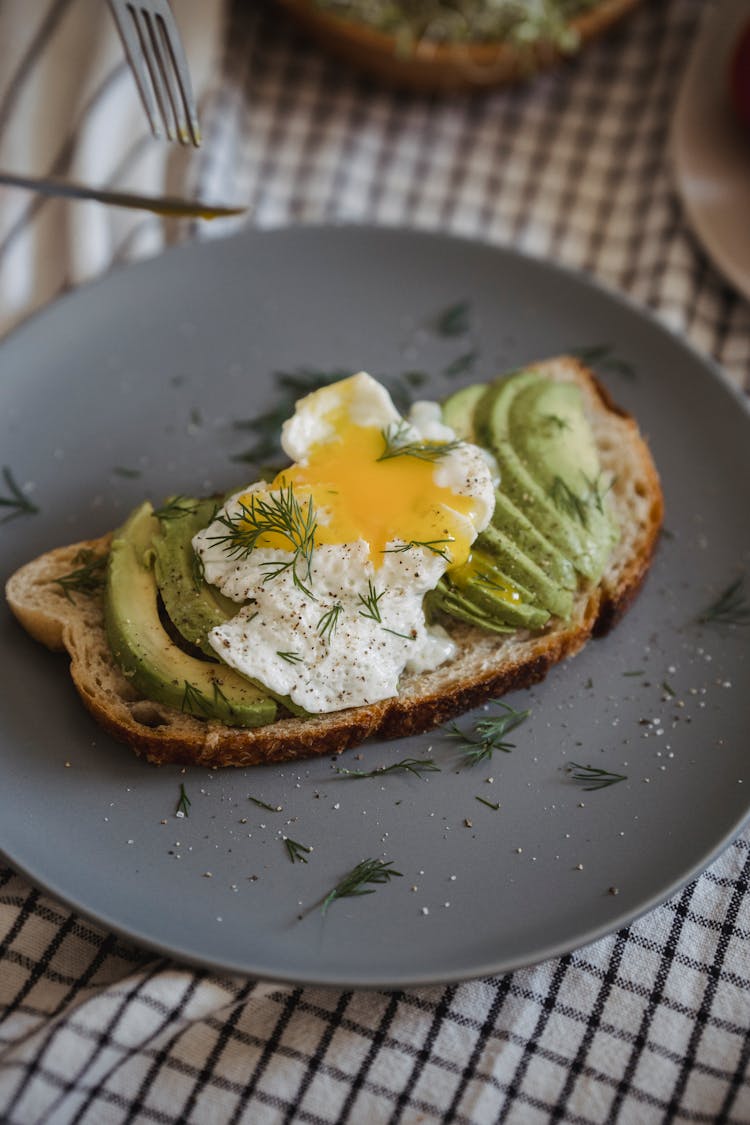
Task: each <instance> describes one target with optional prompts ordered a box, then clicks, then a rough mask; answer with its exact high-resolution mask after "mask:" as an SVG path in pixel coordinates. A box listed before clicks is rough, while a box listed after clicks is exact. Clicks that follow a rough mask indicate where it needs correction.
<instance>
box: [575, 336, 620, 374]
mask: <svg viewBox="0 0 750 1125" xmlns="http://www.w3.org/2000/svg"><path fill="white" fill-rule="evenodd" d="M569 354H570V355H574V356H576V358H577V359H580V360H581V362H582V363H587V364H589V366H590V367H596V368H597V369H598V370H599V371H612V372H614V374H616V375H624V376H625V377H626V378H628V379H632V378H634V376H635V370H634V368H633V365H632V364H631V363H628V361H627V360H625V359H622V358H621V357H620V356H618V355H615V353H614V348H613V346H612V344H594V345H593V346H591V347H585V348H570V349H569Z"/></svg>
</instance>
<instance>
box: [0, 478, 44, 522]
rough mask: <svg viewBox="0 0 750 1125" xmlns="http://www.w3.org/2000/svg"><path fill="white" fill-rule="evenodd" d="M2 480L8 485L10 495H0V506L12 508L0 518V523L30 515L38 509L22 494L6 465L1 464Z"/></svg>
mask: <svg viewBox="0 0 750 1125" xmlns="http://www.w3.org/2000/svg"><path fill="white" fill-rule="evenodd" d="M3 480H4V481H5V483H6V485H7V487H8V491H9V492H10V496H0V508H10V509H12V510H11V511H10V512H8V514H7V515H5V516H3V518H2V519H0V523H8V521H9V520H14V519H16V518H17V517H18V516H31V515H34V513H36V512H38V511H39V509H38V508H37V506H36V504H33V503H32V502H31V500H29V498H28V496H26V495H24V493H23V492H22V490H21V488H20V486H19V485H18V484H16V481H15V478H14V476H13V474H12V472H11V471H10V469H9V468H8V466H7V465H3Z"/></svg>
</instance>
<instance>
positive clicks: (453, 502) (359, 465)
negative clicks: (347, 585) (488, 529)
mask: <svg viewBox="0 0 750 1125" xmlns="http://www.w3.org/2000/svg"><path fill="white" fill-rule="evenodd" d="M326 420H327V421H329V422H330V423H331V424H332V425H333V427H334V429H335V437H334V438H332V439H331V440H327V441H325V442H320V443H318V444H316V445H313V446H312V447H311V449H310V452H309V455H308V457H307V458H306V460H305V462H304V463H302V464H294V465H292V466H291V467H290V468H288V469H285V470H284V471H283V472H281V473H280V474H279V475H278V476H277V477H276V479H275V480H274V481H273V482H272V484H271V485H270V489H269V490H275V489H281V488H289V486H290V485H291V486H292V488H293V491H294V495H295V497H296V498H297V500H298V502H299V503H300V505H302V506H303V507H304V506H305V505H306V504H307V499H308V497H312V502H313V506H314V508H315V512H316V517H317V530H316V532H315V545H316V546H319V545H322V544H338V543H351V542H354V541H355V540H357V539H364V540H365V541H366V542H367V543H368V544H369V546H370V558H371V561H372V563H373V565H374V566H375V567H378V566H379V565H380V564H381V562H382V560H383V552H384V551H385V550H386V549H387V546H388V544H389V543H391V542H393V541H394V540H399V541H402V542H404V543H421V544H430V545H431V546H432V549H434V550H436V551H439V552H441V553H443V552H444V553H445V555H446V557H447V558H448V559H449V566H450V567H451V568H452V567H456V566H460V565H461V564H462V563H464V562H466V560H467V559H468V557H469V550H470V547H471V542H472V540H473V538H474V535H473V533H472V532H471V530H470V528H469V527H468V526H467V524H466V519H467V518H468V519H469V520H471V519H473V518H475V517H476V516H477V513H478V505H477V502H476V500H475V499H474V498H473V497H471V496H465V495H462V494H460V493H457V492H454V491H453V489H452V488H448V487H445V486H441V485H438V484H436V483H435V479H434V478H435V473H436V471H437V470H438V468H439V465H440V460H439V459H438V460H437V461H435V462H432V461H425V460H420V459H418V458H416V457H413V456H408V455H404V454H402V455H399V456H396V457H390V458H388V459H387V460H379V458H380V457H381V455H382V453H383V451H384V448H385V442H384V438H383V434H382V432H381V430H380V429H379V428H378V427H377V426H359V425H356V424H355V423H354V422H352V421H351V420H350V418H349V417H348V413H345V412H344V411H343V410H336V411H335V412H331V414H330V415H328V416H327V418H326ZM257 495H258V494H257V493H256V496H257ZM261 495H262V494H261ZM249 498H250V494H247V495H246V496H245V497H243V500H245V501H246V502H247V501H249ZM258 546H263V547H272V548H281V549H283V550H288V549H289V542H288V540H285V539H284V538H283V537H282V536H280V535H276V534H266V535H264V536H263V537H262V539H260V540H259V541H258Z"/></svg>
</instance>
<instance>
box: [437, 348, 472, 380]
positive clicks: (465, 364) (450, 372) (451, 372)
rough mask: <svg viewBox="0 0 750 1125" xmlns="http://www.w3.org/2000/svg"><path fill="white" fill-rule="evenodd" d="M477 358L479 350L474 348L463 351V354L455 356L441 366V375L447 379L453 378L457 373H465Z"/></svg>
mask: <svg viewBox="0 0 750 1125" xmlns="http://www.w3.org/2000/svg"><path fill="white" fill-rule="evenodd" d="M478 358H479V352H478V351H477V350H476V349H474V350H472V351H470V352H464V354H463V355H459V356H456V358H455V359H454V360H453V361H452V362H451V363H448V364H446V366H445V367H444V368H443V375H445V376H446V377H447V378H449V379H455V378H456V377H457V376H458V375H465V374H466V373H467V371H471V370H472V369H473V367H474V364H475V363H476V361H477V359H478Z"/></svg>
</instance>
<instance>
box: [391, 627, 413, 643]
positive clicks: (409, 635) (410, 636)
mask: <svg viewBox="0 0 750 1125" xmlns="http://www.w3.org/2000/svg"><path fill="white" fill-rule="evenodd" d="M383 632H384V633H390V634H391V636H392V637H401V639H402V640H404V641H415V640H416V639H417V634H416V632H414V633H398V632H396V630H395V629H389V628H388V626H387V625H384V626H383Z"/></svg>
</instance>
